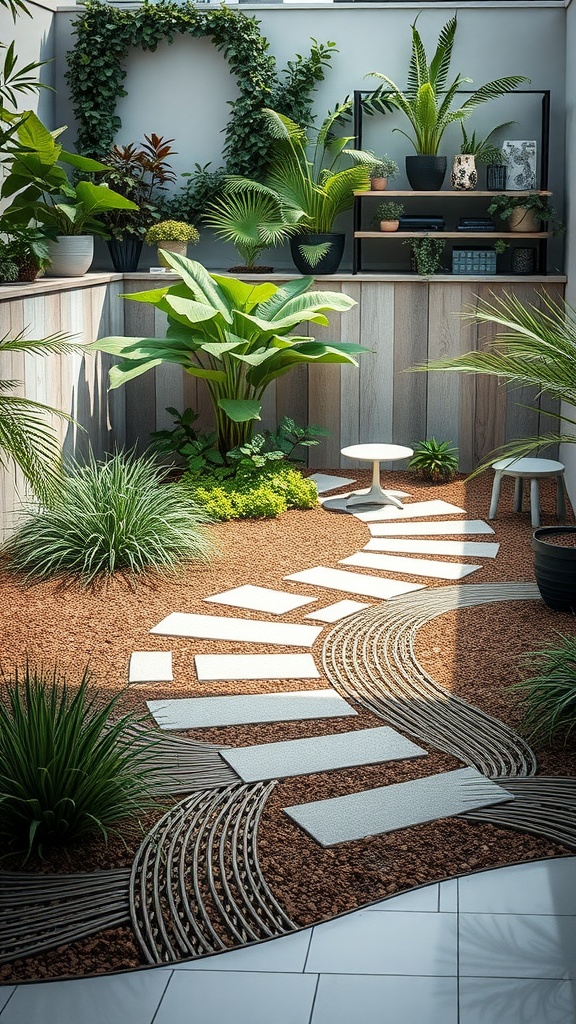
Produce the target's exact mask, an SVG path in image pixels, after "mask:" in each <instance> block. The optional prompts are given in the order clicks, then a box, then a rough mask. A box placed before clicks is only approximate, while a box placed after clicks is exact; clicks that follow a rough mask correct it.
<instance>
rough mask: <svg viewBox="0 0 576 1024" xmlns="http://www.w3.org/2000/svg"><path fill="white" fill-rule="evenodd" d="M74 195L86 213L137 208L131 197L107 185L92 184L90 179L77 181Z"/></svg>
mask: <svg viewBox="0 0 576 1024" xmlns="http://www.w3.org/2000/svg"><path fill="white" fill-rule="evenodd" d="M76 195H77V196H78V199H79V200H80V202H81V203H82V206H83V207H84V209H85V210H86V211H87V212H88V213H104V212H105V211H106V210H137V209H138V206H137V204H136V203H133V202H132V200H131V199H126V197H125V196H121V195H120V193H119V192H114V191H113V190H112V189H111V188H108V186H107V185H94V184H93V183H92V182H91V181H79V182H78V184H77V186H76Z"/></svg>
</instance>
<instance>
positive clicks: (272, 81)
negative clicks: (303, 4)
mask: <svg viewBox="0 0 576 1024" xmlns="http://www.w3.org/2000/svg"><path fill="white" fill-rule="evenodd" d="M74 33H75V35H76V37H77V43H76V46H75V48H74V49H73V50H71V51H70V52H69V53H68V55H67V59H68V67H69V70H68V72H67V73H66V78H67V80H68V83H69V85H70V91H71V95H72V103H73V108H74V113H75V115H76V118H77V121H78V124H79V131H78V138H77V143H76V144H77V148H78V151H79V152H80V153H84V154H85V155H89V156H94V157H97V158H100V159H102V158H104V157H106V155H107V154H108V153H109V152H110V150H111V148H112V146H113V144H114V139H115V138H116V136H117V135H118V133H119V131H120V129H121V127H122V123H121V121H120V118H119V117H118V115H117V113H116V104H117V102H118V99H119V98H120V97H121V96H126V94H127V93H126V89H125V88H124V86H123V82H124V79H125V78H126V69H125V62H126V57H127V55H128V51H129V49H130V48H131V47H136V46H139V47H141V48H142V49H143V50H152V51H153V50H155V49H156V47H157V46H158V43H160V42H162V41H164V40H165V41H167V42H168V43H172V42H173V40H174V36H176V35H178V34H184V35H186V34H188V35H191V36H195V37H202V36H208V37H210V39H211V40H212V42H213V43H214V45H215V47H216V49H217V50H219V51H220V52H221V53H223V54H224V56H225V57H226V59H227V61H228V63H229V65H230V70H231V71H232V73H233V74H234V75H235V77H236V80H237V84H238V90H239V96H238V99H236V100H234V102H233V103H232V104H231V108H232V115H231V117H230V120H229V122H228V125H227V128H226V142H225V145H224V150H223V155H224V159H225V161H226V170H227V171H228V173H229V174H243V175H247V176H250V177H253V176H257V174H258V171H259V170H260V168H261V167H262V163H263V161H264V159H265V157H266V153H267V150H268V141H267V138H266V132H265V130H264V128H262V130H260V125H261V123H262V122H261V114H260V111H261V110H262V108H263V107H273V108H274V109H277V110H280V111H281V113H284V114H287V115H288V116H289V117H291V118H292V119H293V120H295V121H296V122H297V123H299V124H302V123H303V122H304V123H306V122H307V121H309V120H310V116H311V107H312V95H311V94H312V92H313V89H314V86H315V84H316V83H317V82H320V81H322V79H323V78H324V69H325V68H326V67H327V66H328V65H329V63H330V59H331V56H332V51H333V50H334V46H335V44H334V43H331V42H328V43H318V42H317V41H316V40H315V39H313V40H312V43H313V46H312V48H311V52H310V55H309V56H308V57H302V56H301V55H300V54H297V56H296V59H295V60H294V61H291V62H290V63H289V64H288V67H287V68H286V70H285V71H284V73H283V80H282V81H280V79H279V77H278V73H277V68H276V61H275V58H274V57H273V56H272V55H271V54H270V53H269V52H268V41H267V40H266V39H265V37H264V36H262V35H261V33H260V30H259V23H258V22H257V21H256V19H255V18H250V17H247V16H246V15H245V14H242V13H241V12H239V11H235V10H232V9H230V8H229V7H224V6H223V7H218V8H216V9H208V10H201V9H199V8H197V7H195V6H194V4H193V3H190V0H185V2H184V3H175V2H174V0H161V2H160V3H154V4H152V3H148V2H145V3H144V4H143V5H142V7H140V8H138V9H137V10H124V9H122V8H119V7H112V6H110V5H109V4H107V3H103V2H102V0H88V2H87V4H86V8H85V11H84V12H83V13H82V14H81V16H80V17H79V18H77V19H76V20H75V22H74Z"/></svg>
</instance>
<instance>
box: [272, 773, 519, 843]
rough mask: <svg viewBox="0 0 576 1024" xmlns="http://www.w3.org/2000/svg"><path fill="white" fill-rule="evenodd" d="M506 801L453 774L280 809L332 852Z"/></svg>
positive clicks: (468, 776) (475, 776)
mask: <svg viewBox="0 0 576 1024" xmlns="http://www.w3.org/2000/svg"><path fill="white" fill-rule="evenodd" d="M512 799H513V797H511V796H510V793H508V792H507V791H506V790H505V789H502V788H501V787H500V786H497V785H496V784H495V783H494V782H491V781H490V780H489V779H487V778H486V777H485V776H484V775H482V774H481V773H480V772H477V771H476V769H475V768H459V769H457V770H456V771H453V772H444V773H442V774H440V775H431V776H428V777H427V778H424V779H414V780H413V781H412V782H399V783H395V784H394V785H392V786H380V787H378V789H367V790H363V791H362V792H361V793H351V794H349V795H348V796H338V797H334V798H332V799H331V800H316V801H314V802H313V803H308V804H298V805H295V806H293V807H285V808H284V813H285V814H287V815H288V817H289V818H292V820H293V821H295V822H296V824H297V825H300V827H301V828H303V829H304V831H305V832H307V833H308V835H310V836H312V838H313V839H315V840H316V842H318V843H320V845H321V846H334V845H335V844H336V843H344V842H351V841H352V840H354V839H364V837H365V836H375V835H380V834H381V833H383V832H394V831H395V830H396V829H401V828H408V827H409V826H411V825H419V824H421V823H422V822H425V821H434V820H435V819H436V818H449V817H453V816H454V815H456V814H464V813H465V812H466V811H471V810H473V809H475V808H478V807H490V806H492V804H500V803H505V802H506V801H508V800H512Z"/></svg>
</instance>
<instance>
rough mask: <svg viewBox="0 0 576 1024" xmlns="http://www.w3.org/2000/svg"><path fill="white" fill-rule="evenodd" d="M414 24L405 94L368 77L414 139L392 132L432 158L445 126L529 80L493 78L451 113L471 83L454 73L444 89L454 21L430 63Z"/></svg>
mask: <svg viewBox="0 0 576 1024" xmlns="http://www.w3.org/2000/svg"><path fill="white" fill-rule="evenodd" d="M417 20H418V19H416V21H417ZM416 21H415V22H414V23H413V25H412V26H411V28H412V54H411V57H410V66H409V70H408V85H407V88H406V90H405V91H403V90H402V89H400V87H399V86H398V85H396V84H395V83H394V82H393V81H392V79H391V78H388V76H387V75H383V74H381V73H380V72H378V71H373V72H372V73H371V77H373V78H378V79H380V80H381V81H382V82H384V83H385V84H386V85H387V86H388V88H389V90H390V92H388V93H386V99H387V101H388V102H389V103H391V104H392V106H393V107H396V108H397V109H398V110H401V111H402V113H403V114H405V115H406V117H407V118H408V120H409V122H410V124H411V125H412V128H413V130H414V137H413V138H412V137H411V136H410V135H408V134H407V133H406V132H403V131H402V129H400V128H395V129H394V131H399V132H401V134H402V135H405V136H406V138H407V139H409V141H410V142H411V143H412V145H413V146H414V149H415V150H416V153H418V154H420V155H425V156H436V155H437V153H438V148H439V146H440V142H441V140H442V136H443V135H444V132H445V131H446V128H447V127H448V125H449V124H452V122H453V121H463V120H465V119H466V118H467V117H469V116H470V114H471V113H472V111H473V110H475V109H476V107H478V106H480V104H482V103H487V102H488V100H493V99H496V97H497V96H504V95H505V94H506V93H509V92H512V91H513V90H514V89H516V88H517V87H518V86H519V85H521V84H522V83H523V82H527V81H529V79H527V78H525V77H524V76H523V75H509V76H508V77H506V78H497V79H495V80H494V81H492V82H487V83H486V85H482V86H480V88H479V89H475V90H474V92H473V93H472V94H471V95H470V96H468V98H467V99H466V100H465V101H464V103H463V104H462V106H460V107H456V108H455V109H453V103H454V99H455V96H456V93H457V92H458V91H459V90H461V89H462V87H463V86H466V85H468V84H470V83H471V81H472V79H470V78H465V77H464V76H463V75H461V74H460V73H458V74H457V75H456V77H455V78H454V80H453V81H452V82H451V83H450V85H447V81H448V75H449V72H450V61H451V59H452V48H453V46H454V37H455V35H456V27H457V19H456V18H451V19H450V21H448V22H446V24H445V25H444V27H443V29H442V31H441V32H440V35H439V37H438V43H437V46H436V51H435V53H434V56H433V58H432V60H431V61H430V62H428V57H427V55H426V50H425V48H424V44H423V42H422V39H421V36H420V33H419V32H418V29H417V28H416Z"/></svg>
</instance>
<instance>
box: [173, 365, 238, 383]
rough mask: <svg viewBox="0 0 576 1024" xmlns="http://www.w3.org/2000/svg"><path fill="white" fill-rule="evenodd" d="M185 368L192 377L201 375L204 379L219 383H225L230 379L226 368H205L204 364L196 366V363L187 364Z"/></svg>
mask: <svg viewBox="0 0 576 1024" xmlns="http://www.w3.org/2000/svg"><path fill="white" fill-rule="evenodd" d="M184 369H185V370H186V373H189V374H190V375H191V376H192V377H201V378H202V380H211V381H214V382H216V383H218V384H224V382H225V381H226V380H227V379H228V374H227V373H226V371H225V370H205V369H204V368H203V367H202V366H195V365H194V363H192V364H190V365H188V366H185V367H184Z"/></svg>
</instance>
